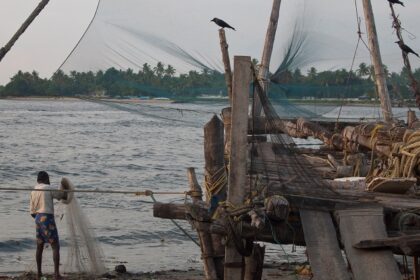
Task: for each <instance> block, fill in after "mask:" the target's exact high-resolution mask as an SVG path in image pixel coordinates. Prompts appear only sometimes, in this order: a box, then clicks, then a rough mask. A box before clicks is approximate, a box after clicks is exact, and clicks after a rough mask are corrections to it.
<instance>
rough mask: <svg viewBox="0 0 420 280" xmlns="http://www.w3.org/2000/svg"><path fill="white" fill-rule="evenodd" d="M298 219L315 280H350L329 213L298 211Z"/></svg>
mask: <svg viewBox="0 0 420 280" xmlns="http://www.w3.org/2000/svg"><path fill="white" fill-rule="evenodd" d="M300 217H301V220H302V226H303V232H304V233H305V241H306V252H307V254H308V257H309V261H310V264H311V269H312V273H313V274H314V277H315V279H323V280H344V279H345V280H350V275H349V274H348V272H347V267H346V263H345V261H344V259H343V256H342V254H341V249H340V246H339V244H338V241H337V235H336V232H335V227H334V224H333V221H332V219H331V215H330V213H329V212H320V211H309V210H300ZM327 263H328V265H326V264H327Z"/></svg>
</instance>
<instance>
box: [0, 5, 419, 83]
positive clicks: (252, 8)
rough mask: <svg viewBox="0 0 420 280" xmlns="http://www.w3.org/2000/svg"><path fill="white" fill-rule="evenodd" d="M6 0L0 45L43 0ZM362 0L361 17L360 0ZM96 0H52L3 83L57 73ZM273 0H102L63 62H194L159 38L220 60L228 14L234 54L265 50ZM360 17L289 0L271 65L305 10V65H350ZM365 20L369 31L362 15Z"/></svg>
mask: <svg viewBox="0 0 420 280" xmlns="http://www.w3.org/2000/svg"><path fill="white" fill-rule="evenodd" d="M3 2H4V3H2V4H3V5H2V8H1V9H0V26H1V28H0V45H5V43H6V42H7V41H8V40H9V39H10V37H11V36H12V35H13V33H14V32H15V31H16V30H17V29H18V27H19V26H20V25H21V24H22V22H23V21H24V20H25V19H26V17H27V16H28V15H29V14H30V12H31V11H32V10H33V9H34V8H35V6H36V5H37V4H38V2H39V1H38V0H13V1H10V0H9V1H3ZM357 2H358V4H359V13H360V16H362V17H363V10H362V8H361V1H360V0H357ZM404 2H405V5H406V7H405V8H403V7H401V6H396V7H395V8H396V10H397V12H398V13H399V14H400V18H401V20H402V23H403V26H404V27H405V28H406V29H407V30H408V31H410V32H411V33H413V35H414V36H409V34H408V33H405V34H404V36H405V38H406V43H407V44H408V45H410V46H411V47H412V48H413V49H414V50H416V51H418V52H420V39H419V38H417V36H420V34H419V33H420V31H419V28H420V16H419V13H420V1H418V0H407V1H404ZM97 4H98V0H51V1H50V3H49V4H48V5H47V7H46V9H45V10H44V11H43V12H42V13H41V14H40V16H39V17H38V18H37V19H36V21H35V22H34V23H33V24H32V25H31V26H30V28H29V29H28V30H27V32H26V33H25V34H24V35H23V36H22V37H21V39H20V40H19V41H18V43H17V44H16V45H15V46H14V47H13V49H12V50H11V51H10V52H9V54H8V55H7V56H6V57H5V58H4V59H3V61H2V62H1V63H0V84H4V83H6V82H8V80H9V78H10V77H11V76H13V75H14V74H15V73H16V72H17V71H18V70H24V71H32V70H36V71H38V72H39V73H40V75H41V76H42V77H49V76H50V75H51V74H52V73H54V71H56V70H57V68H58V67H59V66H60V65H61V64H62V62H63V61H64V60H65V58H66V57H67V56H68V54H69V53H70V51H71V50H72V49H73V48H74V46H75V45H76V43H77V42H78V40H79V39H80V37H81V36H82V34H83V32H84V31H85V29H86V27H87V26H88V24H89V22H90V20H91V19H92V17H93V14H94V12H95V9H96V6H97ZM271 5H272V1H271V0H211V1H210V0H206V1H204V0H177V1H174V0H102V3H101V6H100V9H99V13H98V15H97V17H96V18H95V21H94V23H93V25H92V28H91V29H90V30H89V32H88V33H87V34H86V37H85V38H84V39H83V40H82V43H81V44H80V45H79V46H78V48H76V51H75V53H74V54H73V55H72V56H71V57H70V58H69V60H68V61H67V63H66V64H65V65H64V68H63V69H64V70H79V71H83V70H93V71H97V70H99V69H104V68H107V67H110V66H114V67H122V68H126V67H130V68H134V69H135V68H136V66H140V65H141V64H143V63H145V62H147V63H151V64H153V63H155V62H156V61H163V62H165V63H170V64H173V65H174V66H175V68H177V70H178V71H180V72H184V71H188V70H189V69H190V68H191V67H192V66H191V65H189V64H188V63H187V62H185V61H183V60H182V59H180V58H179V57H178V58H177V57H176V56H173V54H170V53H168V52H167V51H165V50H163V49H162V48H161V46H160V45H159V44H157V42H156V40H157V39H159V38H160V39H164V40H167V41H168V42H173V43H175V44H176V45H178V46H180V47H181V48H183V49H185V50H187V51H188V52H189V53H191V54H193V55H194V56H195V57H197V58H199V59H202V61H207V62H210V63H211V64H220V49H219V41H218V34H217V26H215V25H214V24H213V23H210V19H212V18H213V17H220V18H223V19H225V20H226V21H228V22H229V23H230V24H232V25H233V26H234V27H236V28H237V31H236V32H234V31H231V30H228V31H227V37H228V41H229V46H230V52H231V55H232V56H233V55H250V56H252V57H255V58H259V57H260V56H261V51H262V47H263V42H264V37H265V32H266V27H267V23H268V19H269V14H270V10H271ZM372 5H373V8H374V12H375V17H376V23H377V28H378V33H379V39H380V44H381V51H382V56H383V60H384V63H385V64H386V65H388V66H389V67H390V68H391V70H393V71H399V70H400V69H401V67H402V61H401V53H400V52H399V49H398V47H397V45H396V44H394V41H396V37H395V34H394V33H393V31H392V29H391V19H390V15H389V13H390V12H389V7H388V5H387V1H386V0H372ZM355 17H356V16H355V8H354V1H353V0H307V1H304V0H283V3H282V7H281V11H280V22H279V27H278V33H277V37H276V46H275V50H274V54H273V60H272V66H273V67H275V66H278V64H279V62H280V60H281V57H282V51H283V49H284V45H285V44H286V43H287V42H288V40H289V39H290V36H291V33H292V32H291V31H292V30H293V26H294V24H295V22H296V20H297V19H298V18H303V19H304V20H303V22H304V26H303V27H304V28H305V30H307V32H308V33H309V36H310V38H309V39H308V41H309V42H311V45H309V46H311V48H310V49H309V50H308V53H307V56H310V57H311V59H309V61H310V63H309V64H310V65H307V67H310V66H316V67H318V68H324V69H337V68H342V67H345V68H349V67H350V64H351V58H352V56H353V52H354V48H355V45H356V42H357V35H356V20H355ZM362 28H363V30H362V31H364V22H362ZM148 34H149V35H150V36H152V37H153V38H152V39H150V38H151V37H150V36H149V35H148ZM147 38H148V39H147ZM311 60H312V61H311ZM362 61H365V62H367V63H369V54H368V52H367V51H366V48H364V47H360V51H359V52H358V54H357V60H356V63H360V62H362ZM419 62H420V59H418V58H417V57H414V56H412V63H413V65H414V66H415V67H419V66H420V64H419ZM356 65H357V64H356ZM273 67H272V70H274V69H273Z"/></svg>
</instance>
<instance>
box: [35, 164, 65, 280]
mask: <svg viewBox="0 0 420 280" xmlns="http://www.w3.org/2000/svg"><path fill="white" fill-rule="evenodd" d="M37 182H38V184H37V185H36V186H35V188H34V189H35V190H41V191H32V192H31V201H30V210H31V215H32V217H34V218H35V225H36V240H37V248H36V264H37V269H38V279H39V278H41V277H42V269H41V267H42V252H43V251H44V245H45V243H49V244H50V245H51V248H52V250H53V260H54V275H55V279H60V278H61V276H60V270H59V265H60V242H59V239H58V232H57V226H56V225H55V220H54V202H53V199H58V200H60V199H66V197H67V193H66V192H63V191H59V190H58V189H54V188H52V187H51V186H50V177H49V176H48V173H47V172H45V171H40V172H39V173H38V179H37ZM45 190H47V191H45ZM48 190H50V191H48Z"/></svg>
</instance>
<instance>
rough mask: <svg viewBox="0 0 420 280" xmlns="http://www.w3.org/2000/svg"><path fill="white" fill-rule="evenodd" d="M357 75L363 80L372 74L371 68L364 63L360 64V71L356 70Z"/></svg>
mask: <svg viewBox="0 0 420 280" xmlns="http://www.w3.org/2000/svg"><path fill="white" fill-rule="evenodd" d="M356 73H357V75H358V76H359V77H360V78H363V77H365V76H367V75H369V74H370V71H369V67H368V66H367V65H366V63H364V62H362V63H360V64H359V69H357V70H356Z"/></svg>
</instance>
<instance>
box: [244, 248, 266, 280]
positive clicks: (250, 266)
mask: <svg viewBox="0 0 420 280" xmlns="http://www.w3.org/2000/svg"><path fill="white" fill-rule="evenodd" d="M264 254H265V246H261V245H259V244H254V248H253V249H252V254H251V256H249V257H246V258H245V277H244V280H260V279H261V278H262V272H263V265H264Z"/></svg>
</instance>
